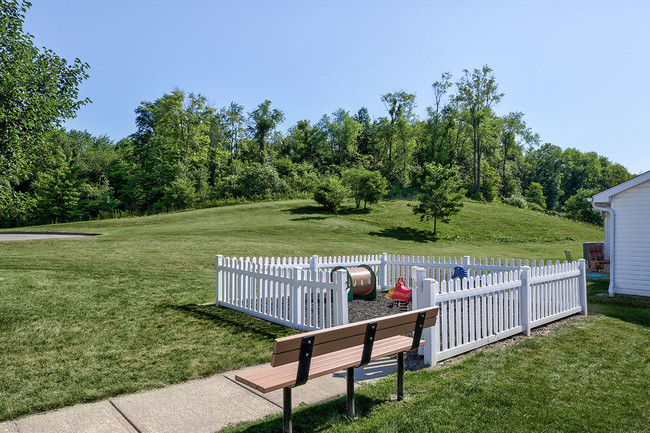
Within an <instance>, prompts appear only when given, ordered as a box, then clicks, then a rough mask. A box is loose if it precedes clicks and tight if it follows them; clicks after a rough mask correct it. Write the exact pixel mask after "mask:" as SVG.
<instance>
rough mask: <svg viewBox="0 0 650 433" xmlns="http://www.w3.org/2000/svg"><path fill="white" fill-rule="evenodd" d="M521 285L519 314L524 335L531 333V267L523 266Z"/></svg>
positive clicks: (520, 276) (520, 275)
mask: <svg viewBox="0 0 650 433" xmlns="http://www.w3.org/2000/svg"><path fill="white" fill-rule="evenodd" d="M519 278H520V279H521V287H520V288H519V314H520V321H521V328H522V331H523V332H524V335H526V336H529V335H530V267H528V266H522V267H521V273H520V274H519Z"/></svg>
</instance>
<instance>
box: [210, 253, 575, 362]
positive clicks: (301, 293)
mask: <svg viewBox="0 0 650 433" xmlns="http://www.w3.org/2000/svg"><path fill="white" fill-rule="evenodd" d="M363 269H366V270H368V271H370V272H369V273H368V272H363ZM369 274H371V275H369ZM216 275H217V277H216V305H217V306H223V307H227V308H231V309H233V310H237V311H240V312H243V313H246V314H250V315H252V316H255V317H259V318H262V319H265V320H268V321H270V322H274V323H278V324H282V325H284V326H287V327H290V328H293V329H298V330H303V331H310V330H316V329H323V328H328V327H332V326H337V325H343V324H347V323H350V322H351V321H357V320H362V319H367V318H372V317H378V316H380V315H388V314H392V313H393V312H397V311H399V310H404V309H418V308H425V307H429V306H439V307H440V313H439V320H438V323H437V324H436V326H435V327H434V328H432V329H430V330H426V331H425V332H424V334H423V338H424V340H425V341H426V343H427V344H426V346H425V348H424V349H422V348H421V349H420V354H421V355H424V363H425V364H427V365H431V364H435V363H436V362H438V361H441V360H443V359H446V358H449V357H452V356H455V355H458V354H461V353H464V352H467V351H470V350H473V349H476V348H478V347H480V346H483V345H486V344H489V343H492V342H495V341H498V340H502V339H505V338H509V337H511V336H513V335H516V334H519V333H523V334H525V335H530V332H531V329H532V328H535V327H537V326H541V325H544V324H547V323H549V322H552V321H555V320H559V319H561V318H564V317H567V316H570V315H573V314H577V313H582V314H585V315H586V314H587V303H586V296H587V295H586V266H585V261H584V260H579V261H577V262H568V261H565V262H563V263H560V262H559V261H556V262H555V263H552V262H550V261H547V262H543V261H539V262H537V261H535V260H533V261H528V260H494V259H476V258H471V257H469V256H464V257H454V258H450V257H443V258H440V257H424V256H403V255H388V254H385V253H384V254H380V255H368V256H353V257H320V256H312V257H259V258H226V257H223V256H218V257H217V272H216ZM369 277H370V280H371V284H369V283H368V281H369ZM406 286H408V287H406ZM355 287H359V288H360V290H359V291H358V292H357V291H356V289H355ZM400 291H402V293H407V294H410V299H409V298H401V299H398V298H399V296H398V297H397V298H396V297H395V294H396V293H399V292H400ZM357 295H358V297H359V299H362V300H366V301H372V300H374V302H360V303H358V305H354V308H353V309H352V311H353V312H354V317H351V315H350V311H351V308H350V306H351V305H352V304H353V303H354V304H356V302H355V301H353V299H356V298H357ZM391 295H392V296H391ZM387 296H388V297H391V298H392V299H384V298H386V297H387ZM406 299H409V300H406ZM377 301H379V302H377ZM371 305H372V308H367V310H368V311H367V312H366V311H363V310H364V306H368V307H369V306H371ZM391 307H392V308H391ZM350 319H353V320H350Z"/></svg>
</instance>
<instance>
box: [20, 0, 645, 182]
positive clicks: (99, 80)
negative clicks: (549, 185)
mask: <svg viewBox="0 0 650 433" xmlns="http://www.w3.org/2000/svg"><path fill="white" fill-rule="evenodd" d="M648 23H650V2H645V1H641V0H639V1H617V2H611V1H608V2H605V1H566V0H565V1H447V2H439V1H349V0H348V1H338V0H329V1H305V0H303V1H282V0H276V1H245V0H243V1H207V0H204V1H199V0H184V1H182V2H180V1H168V0H156V1H153V0H137V1H133V0H130V1H125V0H111V1H102V2H100V1H88V0H33V6H32V8H31V9H30V10H29V11H28V13H27V19H26V23H25V29H26V31H28V32H29V33H31V34H33V35H34V39H35V42H36V44H37V45H38V46H45V47H47V48H49V49H52V50H54V51H55V52H56V53H57V54H59V55H61V56H63V57H65V58H67V59H68V60H72V59H74V58H76V57H77V58H80V59H81V60H82V61H85V62H87V63H89V64H90V70H89V74H90V78H89V79H88V80H87V81H85V82H84V83H83V84H82V86H81V96H82V97H89V98H90V99H91V100H92V101H93V103H92V104H90V105H88V106H86V107H84V108H82V109H81V110H80V112H79V113H78V117H77V118H76V119H73V120H70V121H68V122H67V123H66V127H67V128H70V129H80V130H88V131H89V132H91V133H92V134H94V135H102V134H106V135H108V136H110V137H111V138H112V139H114V140H118V139H120V138H122V137H125V136H127V135H129V134H131V133H132V132H133V131H134V129H135V124H134V119H135V116H134V113H133V110H134V109H135V108H136V107H137V106H138V104H139V103H140V101H143V100H147V101H153V100H155V99H157V98H159V97H161V96H162V95H163V94H164V93H167V92H170V91H171V90H173V89H174V88H179V89H182V90H185V91H187V92H194V93H201V94H202V95H204V96H205V97H206V98H208V100H209V101H210V103H211V104H212V105H214V106H215V107H222V106H225V105H228V104H229V103H230V102H231V101H235V102H238V103H240V104H242V105H244V107H245V110H246V111H252V110H253V109H254V108H255V107H256V106H257V105H258V104H259V103H260V102H262V101H263V100H265V99H270V100H271V101H272V102H273V106H274V107H276V108H279V109H281V110H282V111H284V113H285V116H286V122H285V123H284V124H283V125H282V127H281V129H283V130H284V129H286V128H288V127H289V126H291V125H292V124H295V122H297V121H298V120H300V119H308V120H311V121H312V122H316V121H318V119H319V118H320V117H321V116H322V115H323V114H326V113H332V112H334V111H336V110H337V109H338V108H339V107H342V108H344V109H346V110H349V111H351V112H356V111H357V110H358V109H359V108H360V107H362V106H366V107H367V108H368V110H369V111H370V114H371V116H373V117H379V116H383V115H385V109H384V107H383V105H382V103H381V101H380V95H381V94H383V93H386V92H391V91H397V90H406V91H408V92H414V93H416V94H417V104H418V109H417V113H418V114H419V115H420V116H421V117H424V113H425V108H426V107H427V106H430V105H432V104H433V101H434V98H433V93H432V91H431V84H432V83H433V82H434V81H436V80H438V79H439V78H440V75H441V74H442V73H443V72H445V71H449V72H451V73H452V74H453V78H454V80H456V79H458V78H459V77H460V76H461V74H462V70H463V69H473V68H480V67H481V66H483V65H485V64H487V65H489V66H490V67H491V68H492V69H493V71H494V74H495V77H496V79H497V82H498V83H499V88H500V90H501V91H502V92H504V93H505V97H504V98H503V99H502V102H501V103H500V104H499V105H498V106H497V107H496V111H497V113H499V114H506V113H508V112H510V111H521V112H523V113H525V118H524V119H525V120H526V122H527V123H528V125H529V126H530V127H531V128H532V129H533V130H534V131H535V132H537V133H539V134H540V136H541V138H542V140H543V141H544V142H551V143H553V144H556V145H558V146H561V147H562V148H567V147H575V148H578V149H580V150H582V151H596V152H598V153H599V154H601V155H605V156H607V157H608V158H609V159H610V160H612V161H614V162H618V163H621V164H623V165H625V166H626V167H627V168H628V169H629V170H630V171H631V172H632V173H635V174H638V173H641V172H644V171H648V170H650V140H649V139H648V133H647V130H648V126H649V124H650V104H649V103H648V102H649V101H650V86H648V82H647V77H648V74H649V71H650V30H649V29H650V25H648Z"/></svg>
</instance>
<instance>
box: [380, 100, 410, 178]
mask: <svg viewBox="0 0 650 433" xmlns="http://www.w3.org/2000/svg"><path fill="white" fill-rule="evenodd" d="M381 102H383V103H384V107H386V111H388V115H389V120H390V122H389V123H388V129H387V131H386V132H387V133H386V138H387V141H388V166H387V172H388V176H389V178H390V179H391V180H393V179H394V176H393V142H394V139H395V136H396V135H397V130H398V125H400V124H401V125H402V130H404V129H405V128H404V123H403V122H406V123H409V122H410V121H411V120H412V119H413V109H414V108H415V94H413V93H407V92H405V91H399V92H394V93H385V94H383V95H381ZM404 137H405V136H402V138H404Z"/></svg>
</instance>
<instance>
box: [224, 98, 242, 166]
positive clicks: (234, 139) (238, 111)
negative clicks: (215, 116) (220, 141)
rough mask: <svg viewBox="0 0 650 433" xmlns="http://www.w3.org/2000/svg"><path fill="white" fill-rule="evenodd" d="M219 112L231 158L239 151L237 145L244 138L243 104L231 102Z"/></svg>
mask: <svg viewBox="0 0 650 433" xmlns="http://www.w3.org/2000/svg"><path fill="white" fill-rule="evenodd" d="M221 114H222V117H223V120H224V123H225V130H226V132H225V136H226V141H227V143H228V150H229V151H230V157H231V159H232V158H234V157H235V155H236V154H237V152H238V151H239V146H240V143H241V141H242V140H243V138H244V133H245V129H244V121H245V116H244V106H243V105H239V104H237V103H236V102H231V103H230V105H229V106H228V108H223V109H222V110H221Z"/></svg>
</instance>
